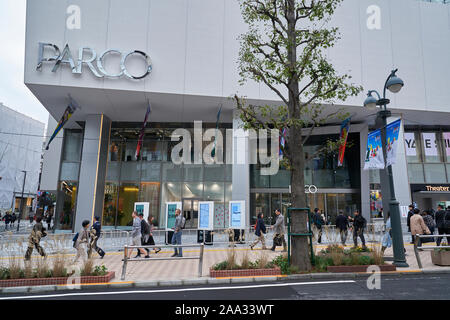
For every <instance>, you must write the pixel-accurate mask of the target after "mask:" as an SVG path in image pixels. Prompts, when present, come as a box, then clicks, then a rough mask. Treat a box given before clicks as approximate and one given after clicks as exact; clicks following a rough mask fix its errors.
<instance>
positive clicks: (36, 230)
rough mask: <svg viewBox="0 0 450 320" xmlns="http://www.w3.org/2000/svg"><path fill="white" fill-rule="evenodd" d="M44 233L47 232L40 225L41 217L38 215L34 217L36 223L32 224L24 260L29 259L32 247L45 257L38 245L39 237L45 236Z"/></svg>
mask: <svg viewBox="0 0 450 320" xmlns="http://www.w3.org/2000/svg"><path fill="white" fill-rule="evenodd" d="M46 235H47V233H46V232H45V228H44V226H43V225H42V217H41V216H38V217H37V218H36V224H35V225H34V226H33V229H32V230H31V234H30V237H29V238H28V248H27V252H26V253H25V261H29V260H30V259H31V254H32V253H33V249H34V248H36V250H37V251H38V252H39V254H40V255H41V256H43V257H44V258H47V254H46V253H45V251H44V249H43V248H42V247H41V245H40V242H41V238H43V237H45V236H46Z"/></svg>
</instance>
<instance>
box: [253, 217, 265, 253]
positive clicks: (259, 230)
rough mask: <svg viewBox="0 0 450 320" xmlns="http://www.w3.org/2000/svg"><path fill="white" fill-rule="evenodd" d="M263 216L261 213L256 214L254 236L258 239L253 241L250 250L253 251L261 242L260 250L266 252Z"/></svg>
mask: <svg viewBox="0 0 450 320" xmlns="http://www.w3.org/2000/svg"><path fill="white" fill-rule="evenodd" d="M263 218H264V215H263V214H262V213H258V220H257V221H256V228H255V235H257V236H258V239H256V240H255V242H253V243H252V244H251V245H250V249H252V250H253V247H254V246H256V245H257V244H258V242H260V241H261V244H262V249H263V250H266V239H265V238H264V234H265V233H266V225H265V224H264V220H263Z"/></svg>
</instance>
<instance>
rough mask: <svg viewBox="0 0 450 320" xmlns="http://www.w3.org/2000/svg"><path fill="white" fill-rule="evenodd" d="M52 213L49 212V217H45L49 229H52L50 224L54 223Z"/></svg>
mask: <svg viewBox="0 0 450 320" xmlns="http://www.w3.org/2000/svg"><path fill="white" fill-rule="evenodd" d="M52 216H53V215H52V213H51V212H47V218H46V219H45V221H46V222H47V230H50V225H51V223H52Z"/></svg>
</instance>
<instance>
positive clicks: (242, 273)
mask: <svg viewBox="0 0 450 320" xmlns="http://www.w3.org/2000/svg"><path fill="white" fill-rule="evenodd" d="M279 275H281V269H280V268H278V267H277V268H272V269H241V270H213V269H209V276H210V277H211V278H224V277H255V276H279Z"/></svg>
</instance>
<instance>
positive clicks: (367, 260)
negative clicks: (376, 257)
mask: <svg viewBox="0 0 450 320" xmlns="http://www.w3.org/2000/svg"><path fill="white" fill-rule="evenodd" d="M372 260H373V258H371V257H368V256H363V255H360V256H359V257H358V264H359V265H371V264H372Z"/></svg>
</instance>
